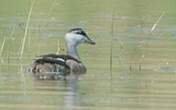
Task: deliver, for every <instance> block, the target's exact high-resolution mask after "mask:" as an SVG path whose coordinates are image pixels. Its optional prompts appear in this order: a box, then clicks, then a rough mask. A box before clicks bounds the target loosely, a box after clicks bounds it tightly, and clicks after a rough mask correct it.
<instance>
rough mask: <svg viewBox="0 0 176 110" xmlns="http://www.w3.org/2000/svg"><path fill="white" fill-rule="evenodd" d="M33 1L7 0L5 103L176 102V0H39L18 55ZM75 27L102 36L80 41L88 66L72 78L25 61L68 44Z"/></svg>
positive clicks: (142, 105) (1, 76)
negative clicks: (45, 77)
mask: <svg viewBox="0 0 176 110" xmlns="http://www.w3.org/2000/svg"><path fill="white" fill-rule="evenodd" d="M31 3H32V1H31V0H18V2H17V1H16V0H13V1H12V0H0V48H1V47H2V46H3V50H1V53H0V55H1V56H0V58H1V59H0V60H1V62H0V110H24V109H25V110H117V109H120V110H175V109H176V105H175V103H176V92H175V91H176V89H175V86H176V85H175V82H176V77H175V76H176V73H175V70H176V69H175V67H176V60H175V53H176V51H175V47H176V43H175V34H174V33H175V29H176V26H175V20H176V15H175V1H174V0H167V1H166V0H153V1H146V0H133V1H131V0H123V1H122V0H108V1H106V0H87V1H86V0H76V1H68V0H64V1H62V0H36V2H35V4H34V6H33V9H32V13H31V17H30V22H29V27H28V33H27V37H26V42H25V47H24V53H23V56H22V59H19V57H20V51H21V46H22V38H23V37H24V31H25V26H26V20H27V16H28V12H29V10H30V7H31ZM158 4H160V5H158ZM7 7H8V8H7ZM163 11H165V15H164V16H163V17H162V19H161V20H160V21H159V23H158V24H157V26H156V28H155V30H154V31H153V32H151V28H152V26H153V25H154V23H156V21H157V19H158V18H159V16H160V15H161V14H162V13H163ZM113 12H114V21H113V22H114V36H113V38H112V39H113V41H112V74H111V73H110V53H111V52H110V50H111V49H110V48H111V44H110V43H111V35H112V33H111V32H112V28H111V27H112V16H113ZM72 27H83V28H84V29H85V31H87V32H88V34H89V36H90V37H91V38H92V39H94V40H95V41H96V46H89V45H81V47H79V53H80V57H81V60H82V62H84V64H85V65H86V67H87V69H88V72H87V74H85V75H83V76H82V77H81V78H80V80H72V81H67V82H65V81H62V80H60V81H59V80H56V81H42V80H41V81H40V80H34V79H33V78H32V76H31V75H30V74H29V73H28V72H26V71H24V69H25V68H28V67H30V65H31V63H32V59H33V58H35V57H36V56H38V55H40V54H44V53H50V52H52V53H56V51H57V50H58V42H59V43H60V44H59V45H60V46H61V47H62V48H65V46H64V44H65V43H64V42H63V36H64V34H65V32H67V31H68V30H69V29H70V28H72ZM4 38H6V41H5V42H4V44H3V41H4ZM2 44H3V45H2ZM61 53H65V52H64V50H63V51H61ZM111 76H112V77H111Z"/></svg>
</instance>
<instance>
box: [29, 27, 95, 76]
mask: <svg viewBox="0 0 176 110" xmlns="http://www.w3.org/2000/svg"><path fill="white" fill-rule="evenodd" d="M65 43H66V47H67V54H55V53H50V54H44V55H40V56H39V57H37V58H36V59H34V61H33V64H32V73H33V75H34V78H37V79H66V78H67V76H69V77H70V76H78V75H80V74H84V73H86V70H87V69H86V67H85V65H84V64H83V63H82V61H81V60H80V57H79V54H78V52H77V47H78V46H79V45H80V44H84V43H87V44H91V45H95V42H94V41H93V40H92V39H91V38H90V37H89V36H88V35H87V33H86V32H85V31H84V30H83V29H82V28H73V29H70V30H69V31H68V32H67V33H66V34H65Z"/></svg>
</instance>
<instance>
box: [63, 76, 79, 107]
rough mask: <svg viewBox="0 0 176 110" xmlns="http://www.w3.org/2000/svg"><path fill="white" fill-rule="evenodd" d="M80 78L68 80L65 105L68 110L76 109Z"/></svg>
mask: <svg viewBox="0 0 176 110" xmlns="http://www.w3.org/2000/svg"><path fill="white" fill-rule="evenodd" d="M77 83H78V79H77V78H73V79H72V78H71V79H69V80H67V81H66V88H67V90H68V91H67V94H66V95H65V97H64V100H65V106H66V108H67V110H74V107H75V106H76V102H77V100H78V93H77V91H78V90H77V89H78V85H77Z"/></svg>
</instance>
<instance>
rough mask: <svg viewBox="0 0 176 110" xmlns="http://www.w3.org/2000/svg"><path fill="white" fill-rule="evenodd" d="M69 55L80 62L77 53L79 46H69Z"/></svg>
mask: <svg viewBox="0 0 176 110" xmlns="http://www.w3.org/2000/svg"><path fill="white" fill-rule="evenodd" d="M67 54H68V55H70V56H72V57H74V58H76V59H77V60H80V57H79V55H78V52H77V45H74V44H67Z"/></svg>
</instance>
